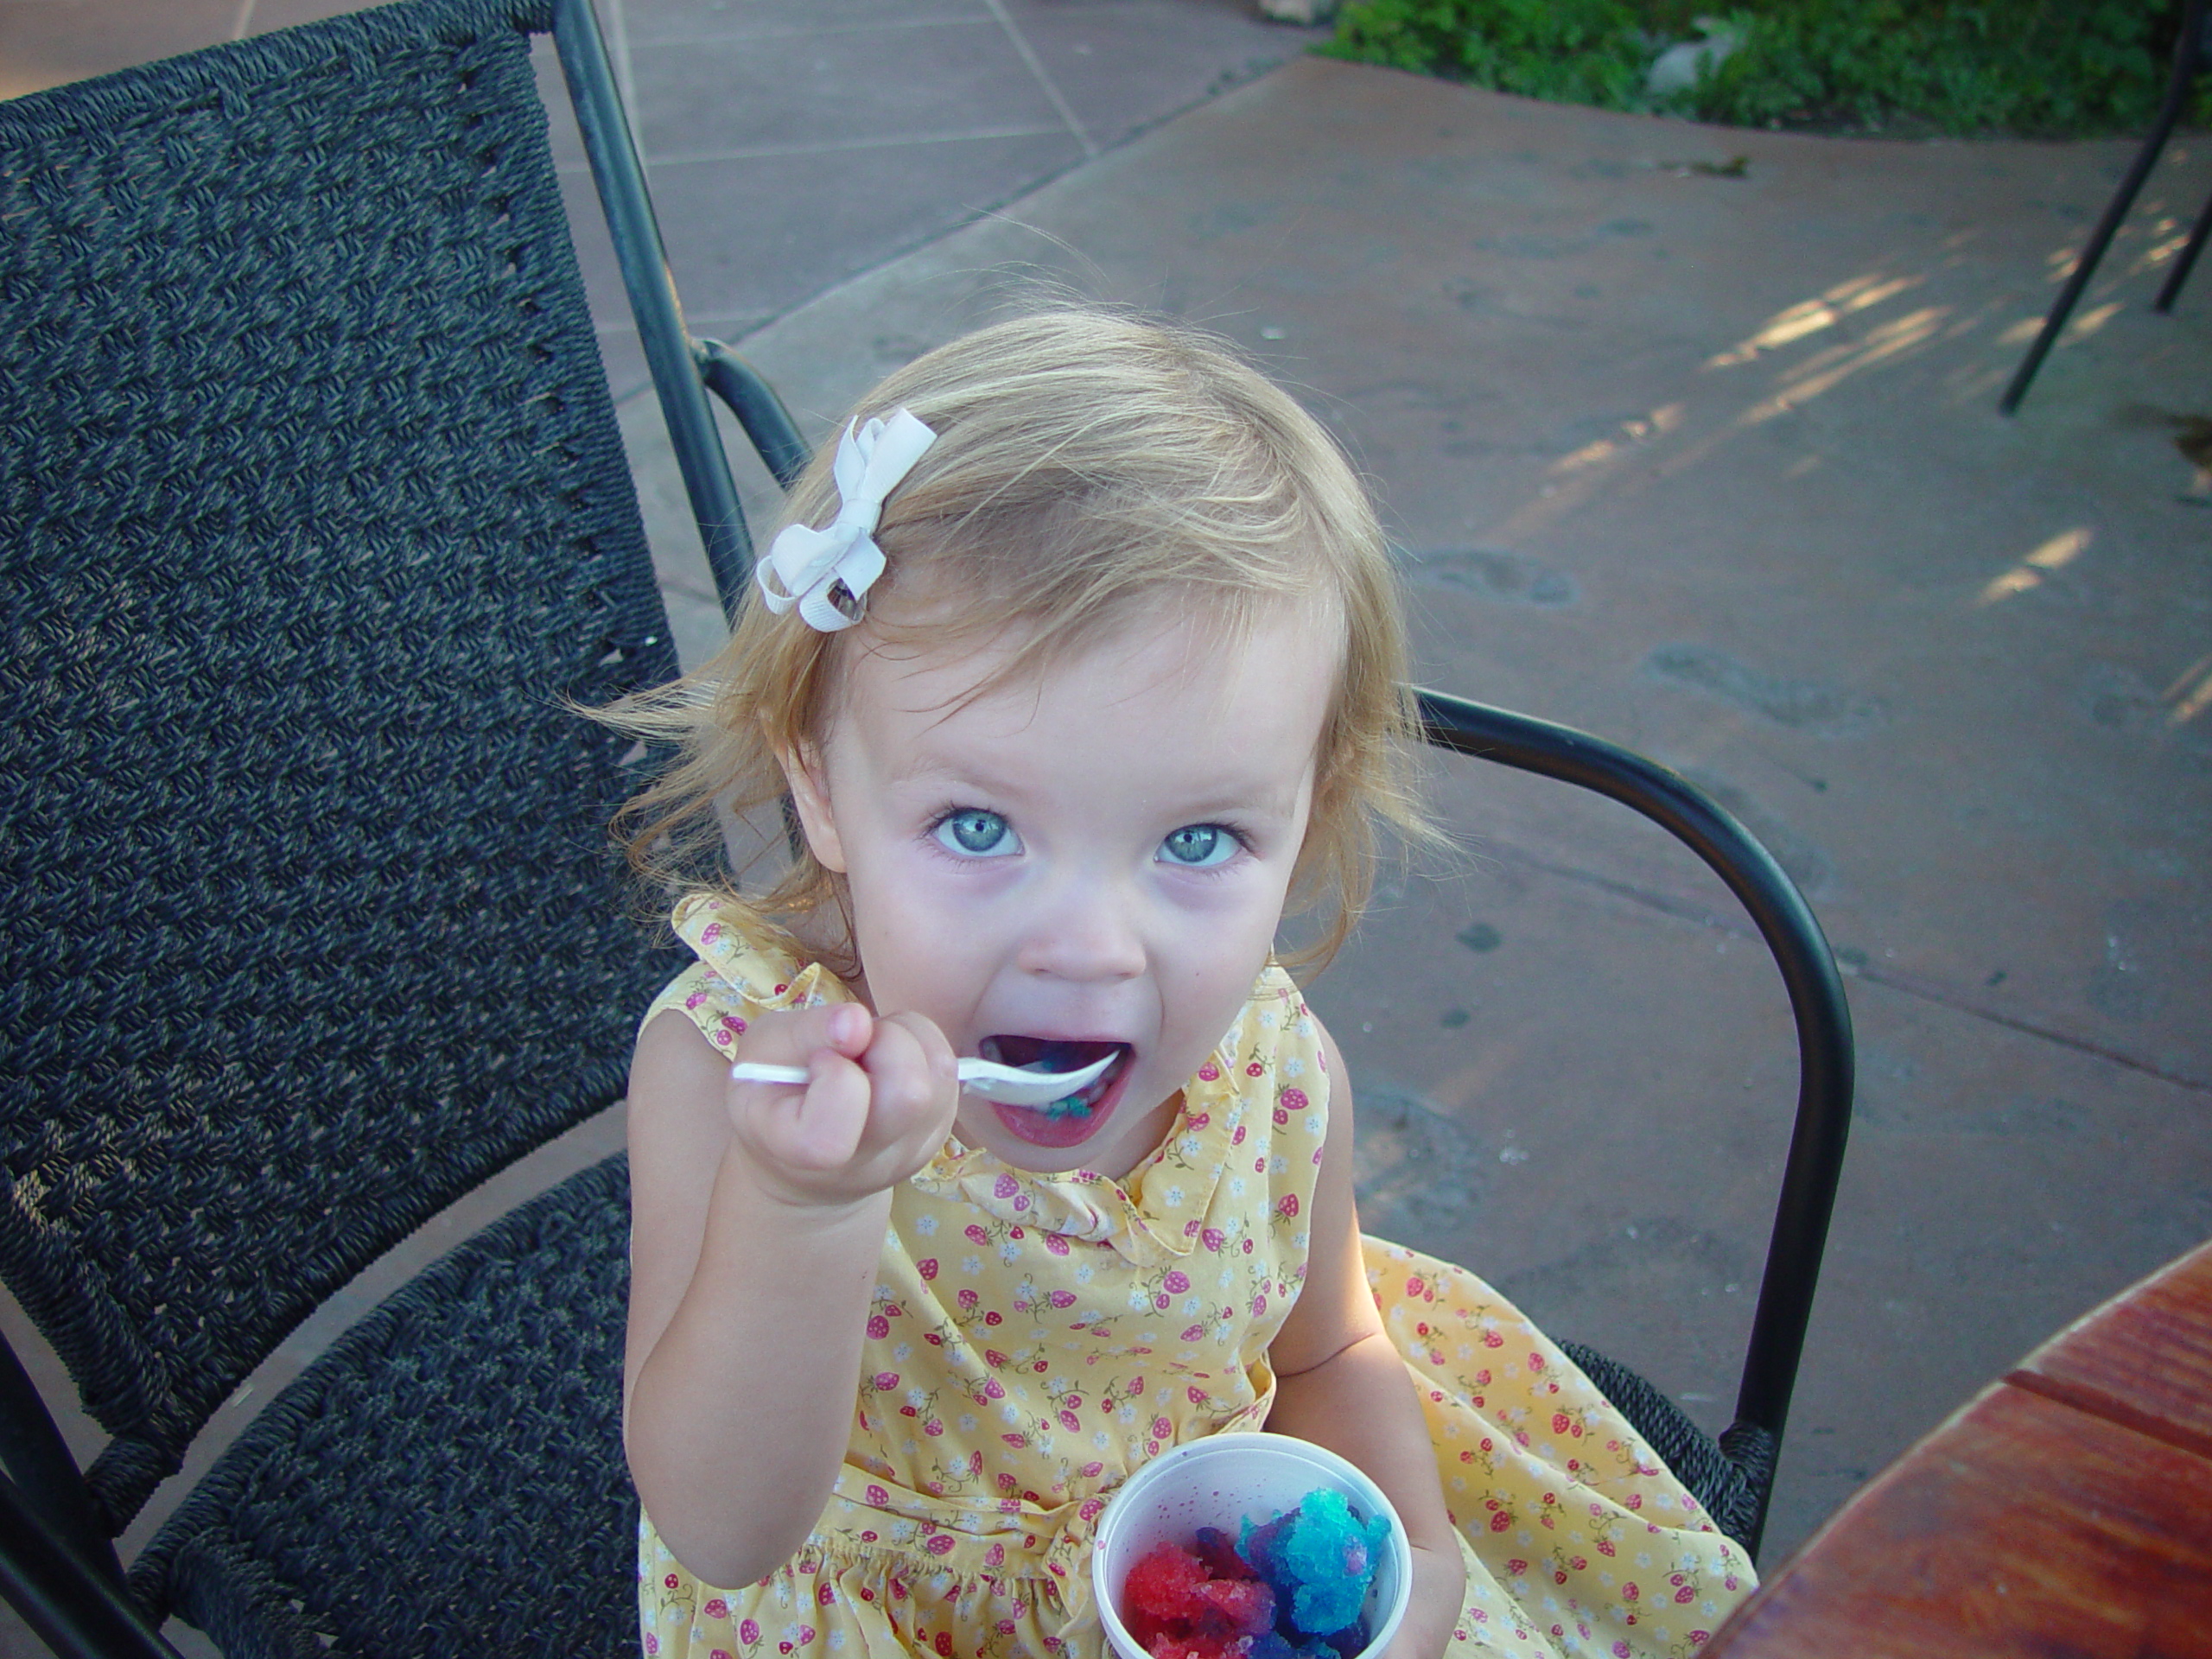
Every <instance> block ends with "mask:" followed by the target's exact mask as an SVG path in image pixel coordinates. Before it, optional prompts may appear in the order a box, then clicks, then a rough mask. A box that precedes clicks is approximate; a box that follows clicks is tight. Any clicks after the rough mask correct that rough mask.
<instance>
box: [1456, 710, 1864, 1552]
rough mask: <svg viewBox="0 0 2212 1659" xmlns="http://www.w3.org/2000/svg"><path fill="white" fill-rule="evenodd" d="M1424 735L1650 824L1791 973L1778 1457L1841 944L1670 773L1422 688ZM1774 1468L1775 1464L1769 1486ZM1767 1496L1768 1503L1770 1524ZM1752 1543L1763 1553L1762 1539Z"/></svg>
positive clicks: (1817, 1172) (1821, 1153)
mask: <svg viewBox="0 0 2212 1659" xmlns="http://www.w3.org/2000/svg"><path fill="white" fill-rule="evenodd" d="M1414 697H1415V699H1416V701H1417V703H1418V706H1419V709H1420V716H1421V734H1422V736H1423V737H1425V738H1426V739H1427V741H1429V742H1431V743H1433V744H1436V745H1438V746H1440V747H1443V748H1447V749H1451V750H1452V751H1453V752H1455V753H1460V754H1466V755H1472V756H1474V757H1476V758H1478V759H1480V760H1491V761H1495V762H1497V764H1499V765H1501V766H1512V767H1515V768H1516V769H1518V770H1520V771H1522V772H1536V773H1539V774H1541V776H1544V777H1547V778H1555V779H1560V780H1561V781H1563V782H1566V783H1571V784H1575V785H1580V786H1581V787H1582V788H1584V789H1588V790H1593V791H1596V792H1597V793H1599V794H1600V795H1604V796H1606V797H1608V798H1611V799H1613V800H1616V801H1618V802H1620V803H1621V804H1623V805H1624V806H1628V807H1630V808H1632V809H1633V810H1636V811H1637V812H1640V813H1642V814H1643V816H1644V817H1647V818H1649V819H1650V820H1651V821H1652V822H1653V823H1656V824H1658V825H1659V826H1660V827H1661V828H1662V829H1665V830H1667V831H1668V832H1669V834H1671V835H1672V836H1675V839H1676V840H1678V841H1681V842H1683V843H1684V844H1685V845H1687V846H1688V848H1689V849H1691V851H1693V852H1694V853H1695V854H1697V855H1698V856H1699V857H1700V858H1701V859H1703V860H1704V861H1705V862H1706V863H1707V865H1709V866H1711V867H1712V868H1713V872H1714V873H1715V874H1718V875H1719V877H1720V879H1721V880H1723V881H1725V882H1726V883H1727V885H1728V889H1729V891H1730V892H1732V893H1734V894H1735V895H1736V897H1737V898H1738V899H1739V900H1740V901H1741V902H1742V904H1743V906H1744V908H1745V910H1746V911H1748V912H1750V914H1751V921H1752V924H1753V925H1755V926H1756V927H1758V931H1759V934H1760V936H1761V937H1762V938H1764V939H1765V941H1766V944H1767V949H1768V950H1770V951H1771V952H1772V953H1773V956H1774V958H1775V963H1776V965H1777V967H1779V968H1780V969H1781V970H1782V980H1783V985H1784V986H1785V987H1786V988H1787V989H1788V991H1789V1008H1790V1013H1791V1014H1792V1016H1793V1018H1794V1019H1795V1020H1796V1027H1797V1071H1798V1084H1797V1116H1796V1127H1795V1128H1793V1129H1792V1131H1791V1133H1790V1138H1789V1160H1788V1161H1787V1163H1786V1164H1785V1165H1784V1166H1783V1179H1782V1194H1781V1198H1780V1199H1779V1200H1778V1201H1777V1205H1776V1206H1775V1217H1774V1231H1773V1234H1772V1236H1771V1237H1770V1241H1769V1243H1768V1246H1767V1258H1766V1266H1765V1269H1764V1273H1763V1274H1762V1275H1761V1278H1760V1281H1759V1300H1758V1313H1757V1314H1756V1315H1755V1316H1754V1317H1753V1319H1752V1322H1751V1344H1750V1346H1749V1349H1748V1351H1746V1353H1745V1358H1744V1370H1743V1376H1742V1381H1741V1383H1740V1386H1739V1389H1738V1394H1737V1399H1736V1419H1737V1423H1738V1426H1742V1425H1745V1424H1748V1425H1750V1426H1751V1427H1756V1428H1758V1429H1760V1430H1763V1431H1764V1433H1766V1434H1767V1435H1768V1436H1770V1438H1771V1440H1772V1442H1773V1444H1774V1446H1776V1447H1777V1448H1778V1447H1779V1446H1780V1444H1781V1440H1782V1429H1783V1422H1784V1421H1785V1420H1786V1419H1787V1418H1788V1416H1789V1396H1790V1394H1791V1392H1792V1390H1793V1389H1795V1388H1796V1381H1797V1363H1798V1357H1799V1356H1800V1354H1801V1353H1802V1351H1803V1349H1804V1345H1805V1329H1806V1325H1807V1324H1808V1321H1809V1319H1811V1316H1812V1306H1813V1292H1814V1288H1815V1286H1816V1284H1817V1283H1818V1281H1819V1279H1820V1271H1821V1253H1822V1250H1823V1249H1824V1248H1825V1246H1826V1244H1827V1230H1828V1219H1829V1217H1830V1215H1831V1214H1832V1213H1833V1212H1834V1208H1835V1192H1836V1184H1837V1181H1838V1180H1839V1179H1840V1177H1841V1175H1842V1173H1843V1151H1844V1143H1845V1141H1846V1139H1847V1136H1848V1135H1849V1133H1850V1128H1851V1097H1852V1087H1853V1069H1854V1068H1853V1055H1852V1040H1851V1010H1850V1007H1849V1005H1848V1004H1847V1003H1846V1001H1844V995H1843V981H1842V978H1841V976H1840V975H1839V974H1838V973H1837V971H1836V966H1835V958H1834V955H1833V954H1832V953H1831V952H1830V950H1829V949H1828V943H1827V936H1826V935H1825V934H1823V933H1822V932H1821V925H1820V923H1819V922H1818V921H1817V920H1815V918H1814V916H1813V912H1812V909H1811V907H1810V906H1808V905H1807V904H1806V902H1805V899H1804V895H1803V894H1802V893H1799V892H1798V891H1797V887H1796V883H1794V882H1792V881H1791V880H1790V879H1789V876H1787V875H1786V874H1783V869H1782V867H1781V866H1780V865H1779V864H1777V862H1775V860H1774V856H1773V855H1772V854H1770V853H1769V852H1768V851H1767V850H1766V849H1765V848H1764V847H1762V846H1761V845H1760V844H1759V843H1758V842H1757V841H1756V840H1754V839H1753V838H1752V836H1751V832H1750V831H1749V830H1747V829H1745V828H1744V826H1743V825H1742V824H1740V823H1737V822H1736V820H1735V819H1734V818H1733V817H1731V816H1730V815H1729V814H1728V813H1727V812H1726V811H1724V810H1722V809H1721V808H1720V807H1719V805H1718V804H1716V803H1714V802H1713V800H1712V799H1710V798H1708V797H1707V796H1706V795H1705V794H1704V792H1703V791H1700V790H1699V789H1697V788H1696V787H1694V785H1691V784H1689V783H1688V782H1687V781H1686V780H1684V779H1682V778H1681V777H1679V776H1677V775H1676V774H1675V773H1674V772H1669V770H1667V768H1665V767H1664V766H1659V765H1657V764H1656V762H1654V761H1651V760H1646V759H1644V758H1643V756H1641V755H1639V754H1636V753H1632V752H1631V751H1630V750H1627V749H1624V748H1622V747H1619V746H1618V744H1613V743H1608V742H1606V741H1605V740H1604V739H1603V738H1598V737H1592V736H1591V735H1590V734H1587V733H1586V732H1578V731H1575V730H1573V728H1570V727H1566V726H1556V725H1554V724H1552V723H1551V722H1550V721H1541V720H1536V719H1534V718H1532V717H1531V716H1529V715H1516V714H1511V713H1508V712H1507V711H1506V710H1504V709H1492V708H1490V707H1488V706H1486V705H1484V704H1483V703H1478V702H1468V701H1467V700H1466V699H1465V698H1463V697H1454V696H1447V695H1446V694H1444V693H1442V692H1437V691H1427V690H1420V689H1419V688H1416V689H1415V690H1414ZM1772 1471H1773V1463H1772V1460H1771V1459H1767V1460H1766V1461H1765V1468H1764V1476H1765V1484H1766V1485H1770V1484H1771V1482H1772V1478H1773V1476H1772ZM1767 1496H1768V1494H1767V1491H1766V1490H1764V1487H1763V1488H1762V1490H1760V1491H1759V1492H1758V1503H1759V1511H1760V1515H1761V1516H1762V1518H1763V1517H1764V1512H1765V1508H1766V1499H1767ZM1756 1532H1757V1529H1754V1535H1753V1536H1752V1537H1751V1538H1750V1539H1748V1540H1746V1541H1745V1542H1746V1543H1747V1544H1748V1545H1749V1546H1750V1547H1751V1548H1752V1549H1754V1550H1756V1549H1757V1548H1758V1537H1757V1535H1756Z"/></svg>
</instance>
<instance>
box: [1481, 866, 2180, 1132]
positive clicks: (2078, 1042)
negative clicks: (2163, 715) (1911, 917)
mask: <svg viewBox="0 0 2212 1659" xmlns="http://www.w3.org/2000/svg"><path fill="white" fill-rule="evenodd" d="M1491 848H1492V849H1494V851H1495V853H1496V855H1497V856H1499V857H1502V858H1510V859H1512V860H1514V861H1516V862H1518V863H1522V864H1525V865H1527V866H1528V867H1529V868H1532V869H1535V870H1540V871H1541V872H1542V873H1543V874H1546V875H1554V876H1558V877H1559V878H1560V879H1561V880H1567V881H1576V882H1580V883H1581V884H1582V885H1583V886H1585V887H1596V888H1597V889H1599V891H1600V892H1603V893H1611V894H1613V895H1614V896H1615V897H1617V898H1622V899H1628V900H1630V902H1632V903H1635V904H1638V905H1642V906H1644V907H1645V908H1647V909H1649V910H1656V911H1658V912H1661V913H1662V914H1663V915H1668V916H1672V917H1674V918H1676V919H1678V920H1681V921H1687V922H1694V923H1696V924H1697V925H1699V926H1700V927H1708V928H1713V929H1715V930H1716V931H1720V932H1724V933H1730V934H1733V935H1734V936H1735V937H1736V938H1741V939H1752V940H1760V935H1759V931H1758V928H1756V927H1754V926H1753V925H1751V922H1750V921H1749V920H1747V919H1743V918H1736V917H1732V916H1726V915H1722V914H1720V913H1719V912H1716V911H1713V910H1710V909H1707V908H1706V907H1704V906H1700V905H1696V904H1694V903H1690V902H1688V901H1686V900H1683V899H1674V898H1669V896H1668V895H1667V894H1665V893H1656V892H1654V891H1653V890H1652V889H1650V888H1649V887H1637V886H1636V885H1635V884H1634V883H1632V882H1628V881H1619V880H1614V879H1613V878H1611V877H1610V876H1604V875H1599V874H1598V873H1597V872H1596V871H1594V870H1581V869H1576V868H1573V867H1572V866H1570V865H1565V864H1554V863H1552V862H1550V861H1548V860H1546V859H1541V858H1539V857H1537V856H1536V855H1535V854H1533V853H1529V852H1524V851H1522V849H1520V848H1518V847H1515V846H1513V845H1511V844H1510V843H1509V842H1492V843H1491ZM1760 942H1761V943H1764V940H1760ZM1836 967H1837V969H1838V971H1840V973H1841V974H1842V975H1843V976H1844V977H1845V978H1847V979H1863V980H1866V982H1868V983H1870V984H1874V985H1879V986H1881V987H1882V988H1884V989H1885V990H1891V991H1896V992H1897V993H1899V994H1900V995H1905V996H1910V997H1916V998H1918V999H1919V1000H1921V1001H1924V1002H1932V1003H1935V1004H1936V1006H1937V1007H1946V1008H1949V1009H1951V1010H1952V1011H1953V1012H1954V1013H1956V1014H1967V1015H1969V1016H1970V1017H1972V1018H1974V1019H1976V1020H1986V1021H1987V1022H1988V1023H1990V1024H1991V1025H1994V1026H2002V1027H2005V1029H2006V1030H2008V1031H2017V1032H2018V1033H2020V1034H2021V1035H2023V1036H2025V1037H2039V1038H2041V1039H2043V1040H2044V1041H2045V1042H2048V1043H2056V1044H2057V1045H2058V1046H2060V1047H2062V1048H2069V1049H2072V1050H2073V1051H2074V1052H2076V1053H2078V1054H2087V1055H2089V1056H2091V1057H2092V1058H2096V1059H2100V1060H2105V1061H2108V1062H2110V1063H2111V1064H2112V1065H2118V1066H2124V1067H2126V1069H2127V1070H2128V1071H2137V1072H2140V1073H2141V1074H2142V1075H2144V1076H2145V1077H2156V1078H2157V1079H2158V1081H2159V1082H2161V1083H2169V1084H2173V1085H2174V1086H2175V1087H2176V1088H2178V1089H2187V1090H2190V1091H2191V1092H2192V1093H2195V1094H2202V1095H2212V1080H2207V1079H2206V1078H2203V1077H2191V1076H2190V1074H2189V1073H2187V1072H2185V1071H2171V1070H2170V1069H2168V1068H2167V1067H2165V1066H2163V1065H2159V1064H2158V1062H2157V1061H2155V1060H2147V1059H2145V1058H2142V1057H2141V1056H2140V1055H2137V1054H2130V1053H2128V1052H2126V1051H2125V1050H2123V1049H2117V1048H2113V1047H2111V1046H2108V1045H2107V1044H2103V1043H2100V1042H2097V1041H2095V1040H2094V1039H2091V1038H2088V1037H2082V1036H2077V1035H2075V1033H2072V1032H2068V1031H2062V1030H2059V1029H2058V1028H2056V1027H2052V1026H2048V1025H2044V1024H2041V1023H2039V1022H2037V1021H2036V1020H2024V1019H2021V1018H2020V1017H2019V1016H2018V1015H2016V1014H2003V1013H2000V1012H1999V1011H1998V1010H1997V1009H1995V1008H1991V1007H1985V1006H1983V1005H1982V1004H1980V1003H1979V1002H1974V1001H1969V1000H1968V999H1967V998H1966V997H1965V996H1963V995H1961V994H1960V993H1958V992H1956V991H1954V990H1952V989H1951V988H1949V987H1948V986H1944V985H1940V984H1937V983H1936V982H1932V981H1929V980H1926V979H1923V978H1921V977H1919V976H1916V975H1909V974H1898V973H1894V972H1891V971H1888V970H1885V969H1881V968H1877V967H1873V966H1872V965H1869V966H1866V967H1863V968H1862V967H1857V966H1853V965H1848V964H1847V963H1843V962H1842V961H1840V960H1839V961H1838V962H1837V963H1836Z"/></svg>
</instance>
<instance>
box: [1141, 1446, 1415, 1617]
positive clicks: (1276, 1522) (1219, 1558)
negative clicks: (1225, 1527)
mask: <svg viewBox="0 0 2212 1659" xmlns="http://www.w3.org/2000/svg"><path fill="white" fill-rule="evenodd" d="M1389 1542H1390V1523H1389V1521H1388V1520H1387V1519H1386V1518H1384V1517H1383V1516H1376V1517H1374V1518H1373V1519H1371V1520H1368V1521H1364V1522H1363V1521H1361V1520H1360V1519H1359V1517H1358V1516H1356V1515H1354V1514H1353V1513H1352V1510H1351V1504H1349V1503H1346V1502H1345V1501H1344V1495H1343V1494H1342V1493H1340V1492H1337V1491H1330V1490H1328V1489H1326V1488H1324V1489H1322V1490H1319V1491H1313V1492H1309V1493H1307V1494H1306V1497H1305V1498H1304V1499H1303V1500H1302V1501H1301V1502H1300V1503H1299V1504H1298V1506H1297V1507H1296V1508H1295V1509H1294V1510H1291V1511H1290V1512H1289V1513H1288V1514H1287V1515H1279V1516H1274V1517H1273V1518H1272V1519H1270V1520H1268V1521H1264V1522H1256V1523H1255V1522H1253V1521H1252V1520H1250V1519H1249V1517H1248V1518H1247V1519H1246V1521H1245V1522H1244V1527H1243V1535H1241V1536H1240V1537H1239V1538H1238V1539H1237V1540H1236V1542H1235V1543H1234V1544H1233V1545H1232V1544H1231V1543H1230V1540H1229V1537H1228V1535H1227V1534H1225V1533H1223V1532H1221V1531H1219V1530H1217V1529H1215V1528H1212V1527H1202V1528H1200V1529H1198V1538H1197V1540H1196V1541H1195V1543H1194V1545H1192V1546H1191V1547H1185V1546H1184V1545H1181V1544H1175V1543H1162V1544H1158V1545H1155V1546H1154V1548H1152V1550H1151V1551H1150V1552H1149V1553H1148V1554H1146V1555H1144V1556H1143V1557H1141V1559H1140V1560H1138V1561H1137V1563H1136V1565H1135V1566H1134V1567H1131V1568H1130V1569H1129V1573H1128V1579H1127V1580H1124V1582H1123V1586H1122V1598H1123V1603H1124V1605H1125V1607H1126V1609H1127V1612H1126V1615H1125V1618H1124V1622H1125V1623H1126V1624H1128V1628H1129V1633H1130V1634H1131V1635H1132V1636H1134V1637H1136V1639H1137V1640H1138V1641H1139V1642H1141V1643H1143V1644H1144V1649H1145V1651H1146V1652H1147V1653H1148V1654H1150V1655H1151V1656H1152V1659H1351V1656H1354V1655H1357V1653H1359V1652H1360V1651H1361V1649H1363V1648H1365V1647H1366V1645H1367V1626H1366V1622H1365V1620H1364V1619H1363V1618H1362V1617H1361V1614H1362V1611H1363V1608H1364V1607H1365V1605H1366V1602H1367V1592H1368V1589H1369V1587H1370V1586H1371V1585H1372V1584H1373V1583H1374V1581H1375V1574H1376V1569H1377V1568H1378V1567H1380V1566H1381V1564H1382V1562H1383V1558H1384V1557H1385V1555H1386V1554H1388V1553H1389Z"/></svg>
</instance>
